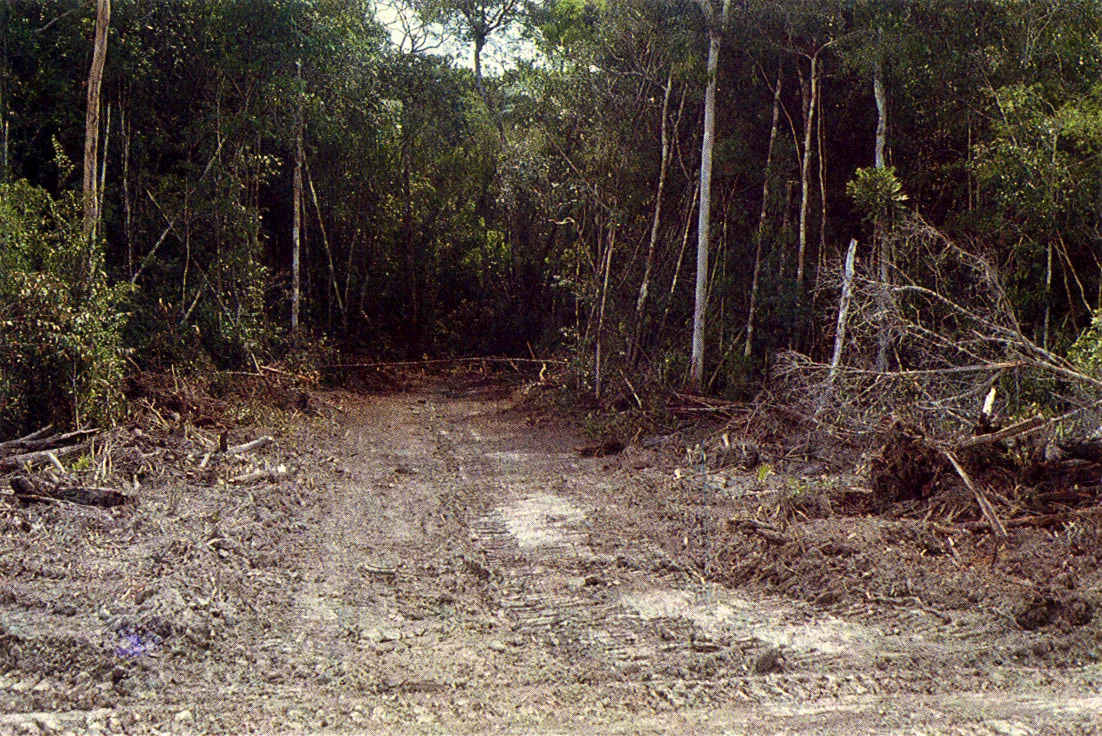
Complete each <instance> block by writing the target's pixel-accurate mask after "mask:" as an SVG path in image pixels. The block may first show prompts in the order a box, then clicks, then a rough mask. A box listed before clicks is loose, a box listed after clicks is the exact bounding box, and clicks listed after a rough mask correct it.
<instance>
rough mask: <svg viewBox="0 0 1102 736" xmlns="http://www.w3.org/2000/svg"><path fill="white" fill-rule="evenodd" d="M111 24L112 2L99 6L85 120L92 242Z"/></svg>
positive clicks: (87, 228)
mask: <svg viewBox="0 0 1102 736" xmlns="http://www.w3.org/2000/svg"><path fill="white" fill-rule="evenodd" d="M110 22H111V0H98V2H97V3H96V35H95V40H94V42H93V44H94V45H93V48H92V67H91V69H90V70H89V71H88V105H87V112H86V114H85V117H84V179H83V185H82V190H83V194H84V225H83V229H82V232H83V234H84V237H85V239H89V240H90V239H92V238H94V237H95V234H96V223H98V222H99V195H98V187H97V185H96V173H97V169H98V166H97V161H98V156H99V129H100V122H99V121H100V88H101V87H102V85H103V67H104V64H105V63H106V62H107V28H108V25H109V24H110Z"/></svg>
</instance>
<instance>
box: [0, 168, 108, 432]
mask: <svg viewBox="0 0 1102 736" xmlns="http://www.w3.org/2000/svg"><path fill="white" fill-rule="evenodd" d="M80 219H81V208H80V202H79V199H78V198H77V197H76V195H74V194H72V193H66V194H64V195H62V196H61V197H58V198H55V197H52V196H50V195H49V194H48V193H47V192H45V191H44V190H42V189H40V188H37V187H34V186H32V185H30V184H28V183H26V182H24V181H19V182H15V183H12V184H0V272H3V273H4V274H5V277H4V278H3V279H0V431H3V432H5V433H6V432H7V431H8V430H11V429H15V430H16V431H22V430H26V429H28V428H31V427H37V426H41V425H42V424H45V423H48V422H52V423H54V424H58V425H65V424H70V423H74V424H78V425H84V424H90V423H96V422H107V421H110V420H111V419H113V418H115V417H116V416H117V415H118V413H119V411H120V409H121V393H120V387H121V381H122V377H123V370H124V365H123V360H124V358H125V355H126V351H125V350H124V348H123V345H122V341H121V333H122V325H123V320H124V319H125V315H123V314H121V313H120V312H119V310H118V304H119V302H120V299H121V298H122V297H123V295H124V294H125V292H126V290H127V289H126V288H125V287H118V286H116V287H111V286H108V284H107V280H106V277H105V276H104V273H103V270H102V262H101V261H102V254H101V249H100V247H99V246H98V245H92V246H89V245H87V244H86V243H85V241H84V239H83V238H82V237H81V233H80ZM90 248H91V251H90V250H89V249H90Z"/></svg>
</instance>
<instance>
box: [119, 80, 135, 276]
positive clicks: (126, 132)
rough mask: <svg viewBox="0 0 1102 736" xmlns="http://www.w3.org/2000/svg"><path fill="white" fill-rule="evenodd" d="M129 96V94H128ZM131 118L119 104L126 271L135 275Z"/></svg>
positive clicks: (128, 274) (129, 274)
mask: <svg viewBox="0 0 1102 736" xmlns="http://www.w3.org/2000/svg"><path fill="white" fill-rule="evenodd" d="M127 97H129V95H128V96H127ZM130 134H131V130H130V119H129V117H128V116H127V114H126V110H125V108H123V106H122V104H120V105H119V135H121V136H122V212H123V230H124V232H125V234H126V273H127V276H130V277H133V275H134V237H133V235H134V213H133V207H134V205H133V202H132V201H131V197H130V141H131V138H130Z"/></svg>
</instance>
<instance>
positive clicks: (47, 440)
mask: <svg viewBox="0 0 1102 736" xmlns="http://www.w3.org/2000/svg"><path fill="white" fill-rule="evenodd" d="M48 429H49V428H44V429H40V430H38V431H37V432H32V433H31V434H29V435H27V436H26V437H22V438H20V439H17V440H9V441H8V442H4V443H2V444H0V454H3V453H6V452H11V451H15V452H20V453H28V452H34V451H38V450H52V449H54V448H56V447H61V446H62V445H66V444H69V443H71V442H77V441H80V440H83V439H86V438H88V437H93V436H95V435H97V434H99V433H100V432H101V431H102V430H99V429H78V430H76V431H75V432H65V433H64V434H55V435H50V436H48V437H47V436H43V435H44V434H45V433H46V432H47V431H48Z"/></svg>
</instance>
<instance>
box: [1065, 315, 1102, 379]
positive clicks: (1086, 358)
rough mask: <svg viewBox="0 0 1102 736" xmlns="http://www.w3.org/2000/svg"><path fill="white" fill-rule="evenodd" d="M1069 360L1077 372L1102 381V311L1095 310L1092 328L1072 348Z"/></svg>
mask: <svg viewBox="0 0 1102 736" xmlns="http://www.w3.org/2000/svg"><path fill="white" fill-rule="evenodd" d="M1068 359H1069V360H1070V361H1071V362H1072V364H1073V365H1074V366H1075V368H1076V370H1079V371H1081V372H1082V373H1084V374H1086V375H1088V376H1090V377H1092V378H1095V379H1098V380H1102V309H1096V310H1094V315H1093V317H1092V319H1091V323H1090V326H1089V327H1087V329H1085V330H1083V332H1082V333H1081V334H1080V335H1079V339H1078V340H1076V341H1075V344H1074V345H1072V346H1071V349H1070V350H1069V351H1068Z"/></svg>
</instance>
